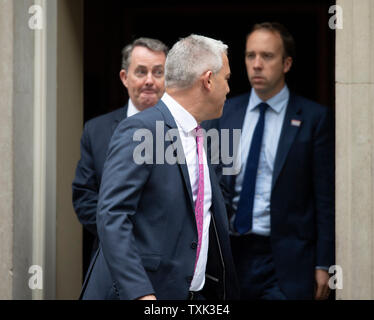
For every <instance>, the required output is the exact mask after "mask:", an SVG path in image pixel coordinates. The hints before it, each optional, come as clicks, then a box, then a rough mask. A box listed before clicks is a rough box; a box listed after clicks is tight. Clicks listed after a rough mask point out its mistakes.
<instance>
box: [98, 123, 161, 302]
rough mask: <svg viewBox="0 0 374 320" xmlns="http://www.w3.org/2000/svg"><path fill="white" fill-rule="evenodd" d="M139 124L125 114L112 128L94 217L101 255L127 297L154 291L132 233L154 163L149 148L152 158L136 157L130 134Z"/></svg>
mask: <svg viewBox="0 0 374 320" xmlns="http://www.w3.org/2000/svg"><path fill="white" fill-rule="evenodd" d="M141 128H146V126H145V125H144V124H143V123H142V121H140V120H139V119H137V118H136V119H132V118H128V119H126V120H125V121H123V122H122V123H121V124H120V125H119V127H117V129H116V131H115V132H114V134H113V136H112V139H111V142H110V144H109V149H108V153H107V159H106V162H105V164H104V171H103V177H102V183H101V186H100V195H99V202H98V210H97V217H96V218H97V228H98V234H99V238H100V242H101V246H102V252H103V255H104V258H105V260H106V262H107V265H108V268H109V270H110V273H111V276H112V279H113V281H114V283H115V284H116V287H117V289H118V292H119V296H120V298H121V299H126V300H133V299H136V298H139V297H141V296H144V295H148V294H154V292H155V291H154V289H153V287H152V284H151V282H150V280H149V278H148V276H147V273H146V271H145V269H144V267H143V264H142V260H141V257H140V253H139V250H138V248H137V244H136V241H135V236H134V234H135V232H136V231H135V230H134V229H136V228H135V227H134V224H133V217H134V215H135V214H136V211H137V208H138V203H139V201H140V197H141V194H142V190H143V188H144V185H145V183H146V181H147V180H148V178H149V175H150V172H151V168H152V163H153V158H152V157H153V153H152V152H151V153H146V154H148V156H149V157H150V158H151V159H147V160H145V163H144V164H137V163H136V161H135V158H134V155H135V153H134V152H135V150H136V149H137V148H136V147H137V145H138V144H139V142H134V141H133V136H134V133H135V132H136V131H137V130H138V129H141ZM141 130H147V129H141ZM149 132H150V131H149ZM152 144H153V139H152Z"/></svg>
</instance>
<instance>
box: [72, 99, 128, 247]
mask: <svg viewBox="0 0 374 320" xmlns="http://www.w3.org/2000/svg"><path fill="white" fill-rule="evenodd" d="M126 114H127V105H125V107H122V108H119V109H117V110H115V111H112V112H110V113H107V114H104V115H102V116H99V117H96V118H94V119H92V120H90V121H88V122H87V123H86V124H85V126H84V130H83V134H82V138H81V148H80V149H81V158H80V160H79V162H78V165H77V169H76V172H75V178H74V181H73V184H72V189H73V206H74V210H75V212H76V214H77V216H78V219H79V221H80V222H81V223H82V225H83V226H84V227H85V228H86V229H87V230H89V231H90V232H91V233H92V234H93V235H94V236H95V237H96V238H95V241H94V244H93V252H94V251H95V250H96V249H97V246H98V239H97V229H96V209H97V201H98V196H99V187H100V183H101V176H102V172H103V167H104V162H105V158H106V153H107V150H108V146H109V142H110V138H111V137H112V135H113V132H114V130H115V128H116V127H117V126H118V124H119V122H120V121H121V120H122V119H124V118H126Z"/></svg>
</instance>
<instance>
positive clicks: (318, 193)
mask: <svg viewBox="0 0 374 320" xmlns="http://www.w3.org/2000/svg"><path fill="white" fill-rule="evenodd" d="M334 141H335V139H334V125H333V117H332V115H331V110H328V109H327V108H326V110H325V112H324V114H323V116H322V117H321V119H320V121H319V123H318V125H317V127H316V130H315V136H314V154H313V161H314V162H313V163H314V166H313V168H314V172H313V186H314V195H315V210H316V223H317V228H316V231H317V247H316V248H317V249H316V250H317V252H316V266H319V267H327V268H328V267H330V266H331V265H333V264H334V260H335V143H334Z"/></svg>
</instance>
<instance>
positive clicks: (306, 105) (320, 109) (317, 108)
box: [290, 93, 330, 114]
mask: <svg viewBox="0 0 374 320" xmlns="http://www.w3.org/2000/svg"><path fill="white" fill-rule="evenodd" d="M290 98H292V99H293V101H294V103H295V104H296V105H297V106H298V107H301V108H302V109H303V110H304V111H306V112H311V113H318V114H319V113H326V112H328V110H329V109H330V108H328V107H327V106H325V105H322V104H320V103H318V102H315V101H313V100H310V99H308V98H305V97H302V96H299V95H297V94H294V93H291V95H290Z"/></svg>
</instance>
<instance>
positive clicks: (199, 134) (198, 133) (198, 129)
mask: <svg viewBox="0 0 374 320" xmlns="http://www.w3.org/2000/svg"><path fill="white" fill-rule="evenodd" d="M195 131H196V136H197V137H203V136H204V130H203V128H202V127H201V125H198V126H197V127H196V128H195Z"/></svg>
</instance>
